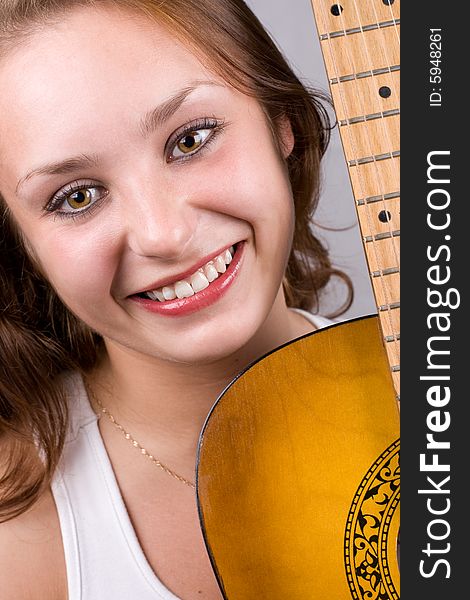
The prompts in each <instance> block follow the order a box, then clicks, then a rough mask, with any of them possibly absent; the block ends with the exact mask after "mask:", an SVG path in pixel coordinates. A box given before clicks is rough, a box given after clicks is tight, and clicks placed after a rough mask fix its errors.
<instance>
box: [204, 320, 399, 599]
mask: <svg viewBox="0 0 470 600" xmlns="http://www.w3.org/2000/svg"><path fill="white" fill-rule="evenodd" d="M382 340H383V338H382V334H381V330H380V325H379V321H378V318H377V317H376V316H371V317H365V318H360V319H356V320H353V321H349V322H347V323H341V324H338V325H333V326H331V327H328V328H325V329H322V330H319V331H316V332H314V333H312V334H309V335H307V336H304V337H302V338H299V339H297V340H295V341H293V342H291V343H288V344H286V345H285V346H283V347H281V348H280V349H277V350H275V351H274V352H272V353H271V354H269V355H268V356H266V357H264V358H262V359H261V360H259V361H258V362H256V363H254V364H253V365H252V366H251V367H249V368H248V369H247V370H246V371H245V372H244V373H243V374H241V375H240V376H239V377H238V378H237V379H236V380H235V381H234V382H232V383H231V384H230V386H229V387H228V388H227V389H226V390H225V392H224V393H223V394H222V395H221V397H220V398H219V400H218V401H217V403H216V404H215V406H214V407H213V409H212V411H211V413H210V415H209V417H208V419H207V421H206V424H205V426H204V429H203V431H202V433H201V438H200V444H199V452H198V465H197V496H198V507H199V512H200V518H201V524H202V528H203V533H204V537H205V541H206V545H207V547H208V551H209V554H210V557H211V561H212V564H213V567H214V571H215V573H216V576H217V578H218V581H219V584H220V586H221V589H222V590H223V593H224V595H225V597H226V598H228V599H229V600H261V599H263V600H264V599H266V600H268V599H269V600H325V599H329V598H331V599H332V600H350V599H351V598H361V599H362V598H370V599H378V600H384V599H398V598H399V589H398V588H399V583H398V582H399V574H398V552H397V538H398V530H399V514H398V513H399V493H400V487H399V457H398V449H399V443H398V437H399V411H398V407H397V401H396V395H395V390H394V387H393V383H392V378H391V375H390V369H389V364H388V361H387V355H386V352H385V350H384V345H383V341H382Z"/></svg>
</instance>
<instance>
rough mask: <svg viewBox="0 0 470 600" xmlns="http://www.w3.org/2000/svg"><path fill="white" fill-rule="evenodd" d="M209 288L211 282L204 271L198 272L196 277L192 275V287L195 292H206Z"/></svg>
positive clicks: (195, 274)
mask: <svg viewBox="0 0 470 600" xmlns="http://www.w3.org/2000/svg"><path fill="white" fill-rule="evenodd" d="M208 286H209V280H208V279H207V277H206V276H205V275H204V273H203V272H202V271H197V272H196V273H194V275H191V287H192V288H193V290H194V291H195V292H200V291H201V290H205V289H206V287H208Z"/></svg>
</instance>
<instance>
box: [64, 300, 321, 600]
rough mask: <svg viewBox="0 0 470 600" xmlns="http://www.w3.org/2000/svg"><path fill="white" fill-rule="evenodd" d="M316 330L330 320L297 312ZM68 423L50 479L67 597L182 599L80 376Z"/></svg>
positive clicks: (71, 393) (73, 379) (72, 382)
mask: <svg viewBox="0 0 470 600" xmlns="http://www.w3.org/2000/svg"><path fill="white" fill-rule="evenodd" d="M297 312H299V313H301V314H303V315H304V316H305V317H306V318H307V319H308V320H310V321H311V322H312V323H313V324H314V325H315V326H316V327H317V328H321V327H325V326H327V325H331V324H332V322H331V321H329V320H327V319H325V318H323V317H319V316H314V317H313V316H312V315H310V314H309V313H307V312H305V311H300V310H298V311H297ZM66 386H67V391H68V397H69V399H70V403H69V404H70V425H69V433H68V436H67V440H66V443H65V447H64V451H63V454H62V457H61V460H60V464H59V466H58V468H57V470H56V473H55V475H54V479H53V482H52V493H53V496H54V500H55V503H56V506H57V511H58V514H59V521H60V529H61V532H62V541H63V546H64V554H65V564H66V569H67V585H68V600H108V599H109V600H134V599H135V600H158V599H160V600H180V599H179V598H178V597H177V596H175V595H174V594H173V593H172V592H170V590H169V589H168V588H166V587H165V586H164V585H163V583H162V582H161V581H160V580H159V579H158V577H157V576H156V574H155V573H154V571H153V570H152V567H151V566H150V564H149V563H148V561H147V559H146V557H145V555H144V552H143V550H142V548H141V546H140V544H139V541H138V539H137V536H136V533H135V531H134V528H133V526H132V523H131V521H130V518H129V515H128V513H127V510H126V507H125V504H124V501H123V499H122V496H121V493H120V491H119V487H118V484H117V481H116V477H115V475H114V472H113V469H112V466H111V463H110V460H109V458H108V455H107V452H106V449H105V446H104V444H103V440H102V438H101V435H100V432H99V429H98V423H97V421H98V417H97V415H96V414H95V412H94V411H93V409H92V408H91V406H90V402H89V400H88V396H87V393H86V390H85V387H84V385H83V381H82V378H81V377H80V376H79V375H78V374H75V375H72V376H70V377H69V378H68V380H67V383H66Z"/></svg>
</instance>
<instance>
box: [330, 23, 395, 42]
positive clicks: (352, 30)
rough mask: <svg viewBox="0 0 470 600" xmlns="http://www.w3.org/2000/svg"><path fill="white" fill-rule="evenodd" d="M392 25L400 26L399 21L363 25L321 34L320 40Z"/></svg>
mask: <svg viewBox="0 0 470 600" xmlns="http://www.w3.org/2000/svg"><path fill="white" fill-rule="evenodd" d="M394 25H400V19H396V20H392V21H382V22H380V23H371V24H370V25H363V26H362V27H352V28H350V29H345V30H344V31H330V32H329V33H322V35H321V36H320V40H321V41H324V40H326V39H328V38H336V37H343V36H345V35H354V34H356V33H361V31H374V30H375V29H383V28H385V27H392V26H394Z"/></svg>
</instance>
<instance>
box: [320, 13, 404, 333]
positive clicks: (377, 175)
mask: <svg viewBox="0 0 470 600" xmlns="http://www.w3.org/2000/svg"><path fill="white" fill-rule="evenodd" d="M319 9H320V10H321V12H322V17H323V20H324V22H325V23H328V18H326V17H325V10H324V7H323V5H322V4H321V2H320V5H319ZM341 21H342V25H343V33H346V28H345V24H344V18H341ZM361 30H362V27H361ZM345 37H346V36H345ZM327 40H328V44H329V46H330V55H331V58H332V63H333V70H334V72H335V73H334V74H335V75H336V76H337V81H338V83H337V84H336V85H338V91H339V97H340V100H341V104H342V105H343V110H344V112H345V113H347V112H348V111H347V110H346V102H345V99H344V92H343V90H342V87H343V85H342V82H341V80H340V79H339V70H338V66H337V62H336V58H335V54H334V52H333V49H332V41H331V37H328V38H327ZM346 55H347V58H348V61H349V63H350V65H351V66H352V73H356V72H357V69H356V68H355V66H354V61H353V60H352V58H351V56H350V53H349V52H348V51H347V48H346ZM353 83H354V84H355V86H356V87H357V83H358V82H357V79H355V80H353ZM357 96H358V98H359V100H360V102H361V104H362V105H363V98H362V94H361V93H358V94H357ZM362 112H363V113H364V112H365V111H364V110H363V111H362ZM351 133H352V132H351V131H350V130H349V138H350V144H351V147H352V148H353V150H354V151H355V152H356V154H357V151H356V142H355V140H354V138H352V135H351ZM367 141H368V142H369V147H370V140H369V139H368V138H367ZM370 155H371V156H373V153H372V151H371V152H370ZM374 168H375V169H374V175H375V179H376V180H380V179H381V176H380V172H379V171H378V169H377V165H376V161H375V160H374ZM357 175H358V182H359V186H360V188H361V190H362V192H363V191H364V189H365V186H364V181H363V175H362V172H361V170H360V169H358V172H357ZM376 183H377V184H378V185H379V189H383V183H381V182H380V181H376ZM362 195H363V196H365V194H364V193H363V194H362ZM382 196H383V194H382ZM383 200H384V199H383ZM365 208H366V210H365V211H364V212H365V216H366V219H367V221H368V224H369V227H371V216H370V210H369V207H368V206H367V204H366V205H365ZM389 227H390V224H389ZM371 229H372V230H373V229H374V227H373V226H372V227H371ZM391 239H392V242H393V236H391ZM370 243H371V244H372V246H371V247H372V249H373V251H374V253H375V257H376V260H377V261H378V264H380V261H379V260H378V253H377V248H376V245H375V240H374V239H373V238H372V242H370ZM380 282H381V284H382V290H383V294H384V298H385V303H386V305H387V306H389V302H388V290H387V288H386V287H385V286H384V284H383V277H382V276H380ZM387 312H391V309H390V308H388V311H387ZM389 325H390V328H391V331H392V332H393V333H394V339H396V333H395V332H394V329H395V327H394V325H393V321H392V319H391V317H390V316H389Z"/></svg>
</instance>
